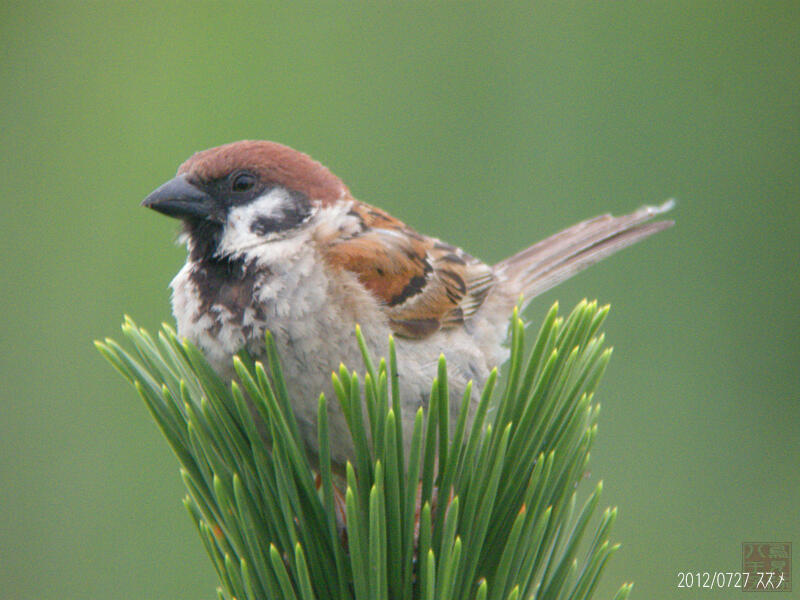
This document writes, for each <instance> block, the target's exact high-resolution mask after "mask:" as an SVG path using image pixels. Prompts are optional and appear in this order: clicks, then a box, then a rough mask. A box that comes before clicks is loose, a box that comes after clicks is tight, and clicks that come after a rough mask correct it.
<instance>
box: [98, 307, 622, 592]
mask: <svg viewBox="0 0 800 600" xmlns="http://www.w3.org/2000/svg"><path fill="white" fill-rule="evenodd" d="M608 310H609V309H608V306H603V307H598V306H597V303H596V302H587V301H585V300H584V301H582V302H581V303H579V304H578V306H577V307H576V308H575V309H574V310H573V311H572V312H571V313H570V314H569V315H568V316H567V318H566V319H563V318H562V317H559V316H558V305H554V306H553V307H552V308H551V309H550V311H549V312H548V313H547V315H546V317H545V319H544V321H543V323H542V325H541V327H540V329H539V332H538V335H537V336H536V339H535V341H534V343H533V345H532V348H531V350H530V351H529V352H528V353H527V354H526V353H525V351H524V348H525V347H526V344H525V337H526V332H525V327H524V324H523V322H522V320H521V319H520V318H519V316H518V311H516V310H515V312H514V315H513V318H512V320H511V324H510V327H509V331H510V347H511V357H510V360H509V366H508V369H507V373H508V374H507V375H506V376H505V377H504V378H503V379H502V391H501V393H500V394H494V391H495V387H496V383H497V382H498V380H499V379H498V375H497V370H494V371H493V372H492V374H491V376H490V377H489V380H488V381H487V382H486V385H485V386H484V389H483V390H482V395H481V400H480V402H479V404H478V406H477V407H476V409H475V414H474V416H473V417H472V421H471V422H469V420H468V410H469V406H470V398H471V389H467V391H466V392H465V394H464V395H463V397H461V398H451V397H450V390H449V386H448V374H447V363H446V361H445V358H444V356H442V357H440V359H439V365H438V371H437V374H436V378H435V379H434V380H433V381H432V382H431V395H430V400H429V403H428V411H427V412H424V411H423V409H422V408H420V409H419V410H418V412H417V413H416V415H415V421H414V428H413V432H412V438H411V440H410V444H408V445H409V446H410V448H411V451H410V454H409V455H407V456H406V455H405V454H404V450H403V449H404V448H405V447H406V443H405V442H406V441H408V440H404V439H403V436H404V435H405V433H404V432H403V428H402V417H403V415H402V402H401V399H400V397H399V385H398V371H397V356H396V349H395V345H394V340H392V339H390V340H389V352H388V361H387V360H386V359H381V360H380V361H378V362H375V361H374V359H373V357H371V356H370V355H369V352H368V350H367V345H366V343H365V341H364V337H363V335H362V333H361V330H360V328H357V329H356V332H355V335H356V339H357V342H358V344H359V347H360V348H361V352H362V355H363V365H356V366H359V367H361V366H363V368H364V372H363V374H362V375H359V374H357V373H356V372H355V371H353V372H351V371H349V370H348V367H346V366H345V365H341V367H340V368H339V370H338V372H335V373H332V382H333V389H334V391H335V395H336V399H337V402H338V410H341V412H342V414H343V415H344V417H345V421H346V423H347V426H348V428H349V431H350V435H351V437H352V443H353V448H354V449H355V454H354V456H353V463H352V464H350V463H348V464H347V465H346V470H345V477H344V479H343V480H341V479H340V478H339V476H338V475H336V474H335V473H334V470H333V468H332V465H331V443H330V439H329V426H328V422H329V419H328V411H329V410H330V407H329V404H328V400H327V399H326V398H325V397H324V396H321V397H320V398H319V405H318V429H317V435H318V440H319V455H318V457H317V458H318V464H315V467H314V468H315V469H316V471H314V470H312V466H311V463H310V462H309V459H308V457H307V455H306V453H305V451H304V444H303V441H302V438H301V437H300V433H299V428H298V425H297V421H296V419H295V416H294V413H293V412H292V409H291V407H292V397H291V394H292V390H291V389H288V388H287V385H286V382H285V380H284V378H283V375H282V373H281V368H280V361H279V351H278V348H277V347H276V345H275V342H274V340H273V338H272V336H271V335H269V334H267V336H266V339H265V344H266V357H267V361H266V362H267V364H262V363H260V362H254V361H253V359H252V358H251V357H250V356H249V355H247V354H246V353H241V354H240V355H239V356H237V357H235V358H234V369H235V371H236V374H237V381H234V382H231V383H230V384H227V383H226V382H224V381H223V380H222V379H221V378H220V377H219V376H218V375H217V374H216V373H215V372H214V370H213V369H212V368H211V366H210V365H209V364H208V362H207V361H206V360H205V358H204V357H203V355H202V353H201V352H200V351H199V350H198V349H197V348H196V347H195V346H193V345H192V344H191V343H189V342H187V341H184V340H180V339H179V338H178V337H177V335H176V333H175V331H174V330H173V329H172V328H171V327H169V326H168V325H163V326H162V328H161V330H160V331H159V333H158V336H157V337H156V338H153V337H152V336H151V335H150V334H149V333H148V332H147V331H145V330H144V329H141V328H139V327H138V326H137V325H136V324H135V323H134V322H133V320H132V319H131V318H130V317H127V316H126V317H125V322H124V324H123V327H122V330H123V334H124V336H125V337H126V338H127V339H128V342H129V348H131V349H130V350H128V349H125V348H124V347H123V346H121V345H120V344H117V343H116V342H115V341H114V340H112V339H106V340H105V341H103V342H95V346H96V347H97V349H98V351H99V352H100V354H101V355H102V356H103V357H104V358H105V359H106V360H108V362H109V363H111V365H112V366H113V367H114V368H115V369H116V370H117V371H119V372H120V373H121V374H122V375H123V377H125V379H126V380H128V382H129V383H131V384H132V385H133V386H134V387H135V388H136V390H137V391H138V393H139V395H140V396H141V397H142V399H143V400H144V402H145V405H146V406H147V408H148V410H149V411H150V413H151V414H152V416H153V418H154V420H155V421H156V423H157V425H158V427H159V428H160V429H161V431H162V432H163V434H164V437H165V438H166V440H167V442H168V444H169V445H170V447H171V448H172V450H173V451H174V452H175V455H176V456H177V458H178V461H179V463H180V465H181V476H182V478H183V480H184V483H185V485H186V489H187V496H186V498H185V499H184V505H185V506H186V508H187V510H188V512H189V515H190V517H191V519H192V521H193V522H194V524H195V526H196V527H197V529H198V532H199V534H200V538H201V540H202V542H203V544H204V546H205V548H206V551H207V552H208V554H209V556H210V558H211V560H212V563H213V564H214V567H215V569H216V571H217V574H218V576H219V581H220V588H219V592H218V594H219V597H220V598H225V599H226V600H231V599H233V598H236V599H238V600H244V599H251V600H255V599H266V598H270V599H276V600H277V599H283V600H289V599H297V600H321V599H323V598H334V599H336V600H412V599H430V600H439V599H441V600H450V599H452V598H465V599H466V598H474V599H476V600H518V599H520V598H525V599H528V598H537V599H545V598H547V599H557V598H567V599H569V600H581V599H586V598H591V597H592V595H593V593H594V591H595V589H596V587H597V583H598V581H599V578H600V576H601V574H602V571H603V569H604V567H605V565H606V563H607V562H608V560H609V558H610V557H611V556H612V555H613V554H614V553H615V552H616V550H617V548H618V544H612V543H611V541H610V533H611V528H612V526H613V524H614V521H615V520H616V516H617V509H616V508H614V509H606V510H605V512H603V514H602V515H600V516H599V517H595V513H596V511H597V506H598V503H599V499H600V494H601V491H602V483H599V484H597V486H596V487H595V489H594V491H593V492H591V493H590V494H588V498H587V499H586V500H585V501H584V502H583V506H582V508H581V509H580V510H579V511H578V514H577V516H575V517H573V513H574V511H575V504H576V500H577V498H576V487H578V486H579V484H580V482H581V481H582V479H583V478H584V473H585V470H586V464H587V461H588V459H589V452H590V450H591V446H592V443H593V441H594V438H595V435H596V431H597V425H596V423H597V416H598V412H599V406H598V405H597V404H596V403H594V402H593V397H594V392H595V390H596V388H597V385H598V383H599V381H600V379H601V377H602V374H603V372H604V371H605V368H606V365H607V364H608V361H609V359H610V356H611V349H610V348H608V347H606V346H605V344H604V337H603V335H602V334H601V333H599V331H600V329H601V327H602V323H603V321H604V319H605V317H606V315H607V314H608ZM352 366H354V365H349V367H352ZM362 382H363V383H362ZM453 402H458V403H459V405H460V407H461V410H460V412H459V413H458V417H457V418H456V417H453V418H456V422H455V423H454V424H453V425H454V426H452V427H451V423H450V406H451V403H453ZM253 408H254V409H255V412H256V413H257V415H258V416H259V418H260V421H262V422H261V423H256V422H255V421H254V420H253V416H252V413H251V409H253ZM451 431H452V435H451ZM316 473H318V479H317V480H316V481H315V477H316ZM598 520H599V523H597V524H595V525H594V526H590V523H592V522H596V521H598ZM590 528H591V529H593V533H592V534H591V535H590V536H587V532H588V531H589V529H590ZM632 587H633V584H631V583H625V584H623V585H622V586H621V587H620V589H619V591H618V592H617V594H616V596H615V598H616V599H619V600H623V599H625V598H627V597H628V595H629V594H630V591H631V589H632Z"/></svg>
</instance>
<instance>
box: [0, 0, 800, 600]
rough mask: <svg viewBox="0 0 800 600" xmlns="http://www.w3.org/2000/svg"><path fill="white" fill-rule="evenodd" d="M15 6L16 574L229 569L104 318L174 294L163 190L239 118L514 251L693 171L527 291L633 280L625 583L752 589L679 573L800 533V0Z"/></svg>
mask: <svg viewBox="0 0 800 600" xmlns="http://www.w3.org/2000/svg"><path fill="white" fill-rule="evenodd" d="M0 23H1V24H0V46H2V55H1V56H0V77H1V79H2V86H0V143H1V144H2V148H3V151H2V155H1V156H0V189H1V190H2V191H1V192H0V203H2V220H3V234H2V236H0V244H2V248H1V249H2V267H0V268H2V288H0V294H1V295H2V306H3V310H2V313H0V314H2V317H0V318H1V319H2V321H0V344H2V346H1V347H0V381H1V382H2V398H0V477H1V478H2V485H0V598H2V599H23V598H24V599H31V598H36V599H39V598H41V599H51V598H53V599H55V598H59V599H72V598H76V599H77V598H93V597H97V598H166V597H169V598H178V599H193V600H194V599H197V598H211V597H212V596H213V595H214V594H213V591H214V586H215V575H214V572H213V569H212V567H211V564H210V562H209V561H208V559H207V558H206V556H205V554H204V550H203V548H202V546H201V543H200V541H199V539H198V537H197V535H196V533H195V531H194V530H193V527H192V525H191V523H190V520H189V519H188V518H187V515H186V514H185V512H184V508H183V507H182V505H181V502H180V500H181V498H182V496H183V491H182V483H181V481H180V478H179V477H178V472H177V461H176V460H175V459H174V457H173V456H172V455H171V453H170V451H169V449H168V447H167V445H166V443H165V442H164V440H163V439H162V438H161V435H160V433H159V432H158V431H157V429H156V427H155V426H154V424H153V423H152V422H151V420H150V417H149V415H148V414H147V412H146V409H145V407H144V405H143V403H142V402H141V401H140V400H139V398H138V397H137V396H136V394H135V393H134V391H133V390H132V389H130V388H128V387H127V385H126V384H125V383H124V381H123V380H122V378H120V377H119V376H118V375H117V374H116V373H115V372H113V371H112V370H111V369H110V368H109V366H108V365H107V364H105V362H104V361H103V360H102V359H101V358H100V356H99V355H98V354H97V353H96V352H95V350H94V348H93V346H92V343H91V342H92V340H93V339H95V338H101V337H105V336H108V335H111V336H115V337H117V338H119V337H120V333H119V324H120V323H121V319H122V315H123V313H125V312H126V313H129V314H130V315H132V316H133V317H134V318H135V319H136V320H137V321H138V322H139V323H140V324H141V325H144V326H147V327H149V328H151V329H156V328H157V327H158V325H159V323H160V322H161V321H163V320H171V317H170V309H169V293H168V290H167V284H168V282H169V280H170V279H171V277H172V275H173V274H174V273H175V272H176V271H177V269H178V268H179V266H180V265H181V264H182V262H183V260H184V252H183V250H182V249H181V248H179V247H177V246H175V245H174V244H173V240H174V235H175V231H176V223H175V222H173V221H170V220H168V219H165V218H163V217H160V216H158V215H156V214H154V213H152V212H150V211H147V210H144V209H142V208H140V207H139V202H140V200H141V199H142V198H143V197H144V196H145V195H146V194H147V193H149V192H150V191H151V190H152V189H153V188H155V187H156V186H158V185H159V184H161V183H162V182H163V181H165V180H166V179H168V178H170V177H171V176H172V175H173V173H174V171H175V169H176V167H177V166H178V164H179V163H180V162H181V161H182V160H184V159H185V158H186V157H188V156H189V154H191V153H192V152H194V151H196V150H200V149H203V148H207V147H210V146H214V145H218V144H220V143H224V142H228V141H233V140H236V139H241V138H264V139H273V140H278V141H281V142H283V143H286V144H289V145H291V146H294V147H296V148H298V149H301V150H304V151H306V152H308V153H310V154H312V155H313V156H314V157H316V158H318V159H320V160H321V161H323V162H324V163H326V164H327V165H328V166H330V167H331V169H332V170H333V171H334V172H335V173H337V174H339V175H340V176H341V177H342V178H343V179H344V180H345V181H346V182H348V183H349V185H350V187H351V189H352V190H353V192H354V194H355V195H356V196H357V197H359V198H361V199H363V200H365V201H368V202H371V203H374V204H377V205H379V206H381V207H383V208H385V209H387V210H389V211H390V212H391V213H393V214H395V215H397V216H398V217H400V218H402V219H404V220H405V221H407V222H408V223H409V224H411V225H413V226H415V227H416V228H418V229H420V230H422V231H424V232H426V233H430V234H434V235H436V236H439V237H441V238H443V239H445V240H448V241H450V242H452V243H455V244H458V245H461V246H463V247H464V248H466V249H467V250H468V251H469V252H471V253H472V254H474V255H476V256H478V257H481V258H483V259H484V260H487V261H497V260H499V259H501V258H503V257H505V256H507V255H509V254H511V253H512V252H514V251H516V250H518V249H520V248H522V247H524V246H526V245H528V244H529V243H531V242H533V241H536V240H538V239H540V238H542V237H544V236H546V235H548V234H550V233H553V232H555V231H557V230H558V229H560V228H562V227H564V226H567V225H570V224H572V223H573V222H576V221H578V220H580V219H583V218H585V217H589V216H592V215H594V214H597V213H599V212H605V211H613V212H616V213H619V212H622V211H627V210H630V209H633V208H635V207H637V206H639V205H640V204H642V203H654V202H661V201H663V200H664V199H666V198H667V197H671V196H674V197H676V198H677V199H678V206H677V209H676V210H675V211H674V218H675V219H676V220H677V225H676V227H675V228H673V229H672V230H670V231H667V232H666V233H663V234H660V235H658V236H657V237H656V238H654V239H651V240H648V241H647V242H645V243H643V244H642V245H640V246H637V247H636V248H635V249H632V250H627V251H625V252H624V253H622V254H621V255H619V256H615V257H614V258H612V259H610V260H608V261H607V262H604V263H603V264H601V265H598V266H596V267H594V268H593V269H591V270H590V271H588V272H586V273H585V274H583V275H581V276H579V277H577V278H576V279H574V280H572V281H570V282H568V283H567V284H565V285H562V286H560V287H558V288H557V289H556V290H553V291H551V292H550V293H548V294H546V295H545V296H544V297H542V298H540V299H539V300H537V301H536V302H534V304H533V305H532V307H531V309H530V310H529V311H528V313H527V314H528V317H529V318H530V319H531V320H533V321H538V320H539V319H541V317H542V316H543V314H544V311H545V310H546V309H547V308H548V307H549V306H550V304H551V303H552V302H553V301H554V300H556V299H559V300H560V302H561V305H562V307H563V308H564V309H568V308H571V307H572V306H573V305H574V304H575V303H576V302H577V301H578V300H580V299H581V298H582V297H585V296H586V297H589V298H598V299H599V300H600V301H601V302H610V303H611V304H612V313H611V316H610V318H609V320H608V325H607V334H608V339H609V340H610V342H611V343H612V344H613V345H614V346H615V348H616V352H615V355H614V359H613V361H612V363H611V367H610V369H609V371H608V372H607V374H606V378H605V381H604V383H603V385H602V386H601V393H600V398H599V399H600V401H601V402H602V404H603V412H602V414H601V419H600V435H599V438H598V442H597V445H596V448H595V451H594V453H593V463H592V473H591V479H592V480H598V479H603V480H604V482H605V493H604V497H603V499H602V502H603V503H604V504H609V505H619V506H620V515H619V519H618V522H617V526H616V530H615V531H616V534H615V538H616V539H617V540H618V541H621V542H622V543H623V546H622V549H621V550H620V552H619V553H618V554H617V555H616V556H615V557H614V559H613V561H612V562H611V563H610V566H609V568H608V570H607V572H606V575H605V577H604V580H603V583H602V586H601V589H600V594H598V597H599V598H602V597H610V596H611V595H612V593H613V591H614V590H616V588H617V587H618V586H619V584H620V583H621V582H622V581H626V580H633V581H635V582H636V587H635V588H634V597H635V598H669V597H681V598H694V597H697V598H704V599H712V598H730V597H731V594H732V593H734V592H732V591H721V592H719V591H714V592H711V591H708V590H696V589H695V590H678V589H677V587H676V586H677V582H678V572H679V571H684V570H689V571H706V570H710V571H713V570H724V571H735V570H738V569H739V568H740V566H741V543H742V542H744V541H794V542H795V550H796V552H800V548H799V547H798V546H800V483H799V482H800V479H799V478H798V463H799V462H800V435H798V432H799V431H800V402H798V400H799V399H800V398H799V396H800V392H798V389H800V387H799V386H798V384H799V383H800V377H798V366H800V344H798V336H799V335H800V310H798V303H799V302H800V277H798V260H799V259H800V43H798V39H800V3H798V2H796V1H795V2H761V3H755V2H752V3H739V2H725V3H710V2H668V3H652V2H648V3H633V2H627V3H613V4H610V3H609V4H599V3H592V4H589V3H570V4H569V5H568V6H561V5H558V4H556V3H547V4H538V3H536V4H516V5H513V4H500V3H495V4H490V3H475V4H455V3H452V4H450V3H448V4H400V3H396V4H388V3H387V4H383V3H369V4H367V3H363V4H357V3H348V4H342V5H339V4H334V3H330V4H306V5H295V4H292V5H289V4H285V5H267V4H230V3H224V4H223V3H219V4H203V3H196V2H186V3H173V2H170V3H149V2H145V3H136V4H134V3H124V4H123V3H106V4H101V3H94V2H79V3H67V2H50V3H44V4H36V3H32V2H25V3H9V2H3V3H2V7H0ZM589 487H590V486H589V485H587V488H586V489H587V490H588V489H589ZM795 576H800V572H798V570H797V568H796V567H795ZM799 587H800V586H798V584H797V583H795V589H796V590H797V589H798V588H799ZM794 594H795V596H794V597H800V592H797V591H795V592H794ZM786 596H787V597H788V596H789V595H786ZM781 597H784V596H781Z"/></svg>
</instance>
